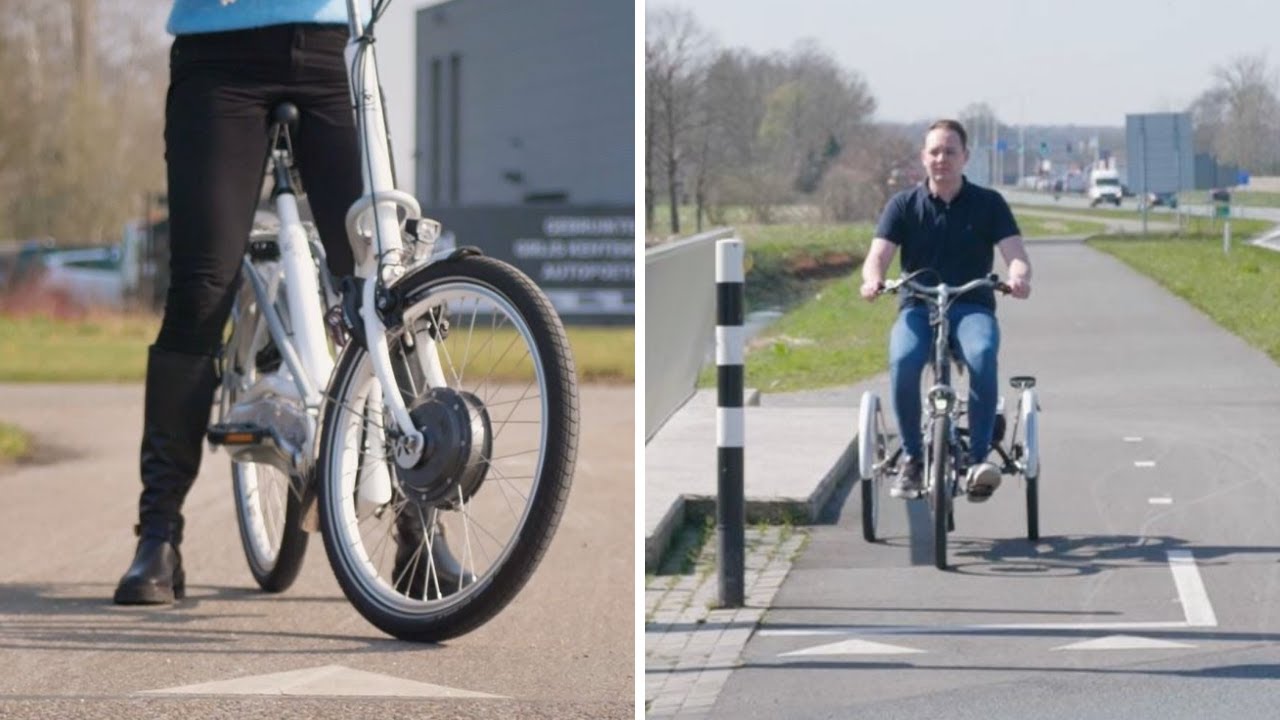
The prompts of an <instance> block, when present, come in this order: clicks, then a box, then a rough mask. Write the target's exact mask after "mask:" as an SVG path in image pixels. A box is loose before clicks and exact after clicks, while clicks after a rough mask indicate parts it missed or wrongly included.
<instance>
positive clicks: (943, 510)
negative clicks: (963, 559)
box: [929, 415, 951, 570]
mask: <svg viewBox="0 0 1280 720" xmlns="http://www.w3.org/2000/svg"><path fill="white" fill-rule="evenodd" d="M950 437H951V419H950V418H948V417H947V416H945V415H943V416H941V417H938V418H934V420H933V431H932V436H931V438H930V444H929V448H930V450H929V455H930V458H929V482H930V494H929V500H930V505H931V506H932V510H933V564H934V566H935V567H937V568H938V569H939V570H946V569H947V532H948V531H949V530H950V529H951V487H950V483H949V482H948V471H949V466H950V460H951V453H950V443H949V440H950Z"/></svg>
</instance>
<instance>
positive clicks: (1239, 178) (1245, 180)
mask: <svg viewBox="0 0 1280 720" xmlns="http://www.w3.org/2000/svg"><path fill="white" fill-rule="evenodd" d="M1236 184H1237V185H1248V184H1249V173H1247V172H1245V171H1244V170H1240V171H1238V172H1237V173H1236Z"/></svg>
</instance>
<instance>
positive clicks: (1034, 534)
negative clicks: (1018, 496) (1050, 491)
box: [1027, 475, 1040, 542]
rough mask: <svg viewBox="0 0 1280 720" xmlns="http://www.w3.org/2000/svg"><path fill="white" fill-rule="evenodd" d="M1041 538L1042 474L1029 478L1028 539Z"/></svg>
mask: <svg viewBox="0 0 1280 720" xmlns="http://www.w3.org/2000/svg"><path fill="white" fill-rule="evenodd" d="M1039 539H1040V476H1039V475H1037V476H1036V477H1029V478H1027V540H1030V541H1031V542H1036V541H1037V540H1039Z"/></svg>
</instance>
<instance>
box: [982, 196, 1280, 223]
mask: <svg viewBox="0 0 1280 720" xmlns="http://www.w3.org/2000/svg"><path fill="white" fill-rule="evenodd" d="M999 190H1000V193H1001V194H1003V195H1004V196H1005V199H1006V200H1008V201H1009V202H1010V203H1017V204H1020V205H1045V206H1049V207H1062V208H1071V209H1075V210H1080V209H1087V208H1088V207H1089V199H1088V198H1087V197H1085V196H1084V195H1083V194H1081V193H1063V194H1062V195H1060V196H1059V198H1058V199H1057V200H1054V198H1053V195H1052V194H1051V193H1044V192H1034V191H1031V190H1018V189H1013V188H1007V187H1002V188H999ZM1205 196H1206V197H1207V196H1208V191H1207V190H1206V191H1205ZM1099 207H1101V208H1104V209H1111V206H1110V205H1101V206H1099ZM1120 209H1121V210H1134V211H1137V210H1140V208H1139V205H1138V199H1137V198H1123V199H1122V200H1121V203H1120ZM1213 210H1214V209H1213V206H1211V205H1209V204H1208V203H1185V204H1184V205H1183V206H1182V211H1183V212H1186V213H1189V214H1191V215H1209V214H1212V213H1213ZM1174 214H1175V211H1174V210H1170V209H1169V208H1167V207H1153V208H1151V210H1150V212H1149V213H1148V216H1149V219H1155V220H1160V219H1163V218H1166V217H1173V216H1174ZM1231 217H1236V218H1241V217H1242V218H1253V219H1256V220H1270V221H1272V222H1280V208H1272V207H1249V206H1243V205H1233V206H1232V207H1231Z"/></svg>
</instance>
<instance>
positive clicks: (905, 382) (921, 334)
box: [889, 305, 932, 460]
mask: <svg viewBox="0 0 1280 720" xmlns="http://www.w3.org/2000/svg"><path fill="white" fill-rule="evenodd" d="M931 336H932V333H931V331H930V328H929V310H928V308H926V307H924V306H922V305H917V306H915V307H912V308H909V309H906V310H903V311H902V312H900V313H898V319H897V320H896V321H894V324H893V329H892V330H891V331H890V332H889V381H890V384H891V385H892V388H893V414H894V417H895V418H897V421H898V432H899V433H900V434H901V436H902V448H903V452H904V453H905V454H906V455H908V456H909V457H912V458H915V459H917V460H919V459H920V458H921V457H923V456H924V451H923V444H924V443H923V439H922V437H921V432H920V402H921V400H920V376H921V375H922V374H923V373H924V368H925V366H926V365H928V364H929V350H930V338H931Z"/></svg>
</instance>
